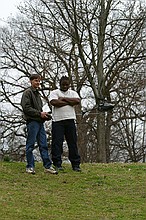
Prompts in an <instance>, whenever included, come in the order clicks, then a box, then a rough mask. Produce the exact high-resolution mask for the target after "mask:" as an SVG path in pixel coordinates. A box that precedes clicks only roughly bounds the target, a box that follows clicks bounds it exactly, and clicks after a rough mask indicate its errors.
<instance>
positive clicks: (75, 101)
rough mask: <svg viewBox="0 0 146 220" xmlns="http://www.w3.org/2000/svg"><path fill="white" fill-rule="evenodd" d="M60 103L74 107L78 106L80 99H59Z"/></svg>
mask: <svg viewBox="0 0 146 220" xmlns="http://www.w3.org/2000/svg"><path fill="white" fill-rule="evenodd" d="M61 100H62V101H64V102H66V103H68V105H71V106H74V105H78V104H79V103H80V99H79V98H65V97H64V98H61Z"/></svg>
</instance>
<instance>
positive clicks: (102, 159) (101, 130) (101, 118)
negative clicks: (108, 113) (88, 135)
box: [97, 112, 107, 163]
mask: <svg viewBox="0 0 146 220" xmlns="http://www.w3.org/2000/svg"><path fill="white" fill-rule="evenodd" d="M97 139H98V152H99V155H97V157H98V162H99V163H106V162H107V161H106V146H105V114H103V113H102V112H101V113H99V114H98V115H97Z"/></svg>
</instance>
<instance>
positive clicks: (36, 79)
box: [29, 74, 41, 89]
mask: <svg viewBox="0 0 146 220" xmlns="http://www.w3.org/2000/svg"><path fill="white" fill-rule="evenodd" d="M29 79H30V83H31V86H32V87H33V88H35V89H37V88H39V86H40V81H41V76H40V75H39V74H32V75H31V76H30V77H29Z"/></svg>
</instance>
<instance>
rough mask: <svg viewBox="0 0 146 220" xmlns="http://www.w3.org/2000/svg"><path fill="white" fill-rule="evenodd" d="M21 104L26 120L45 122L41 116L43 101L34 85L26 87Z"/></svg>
mask: <svg viewBox="0 0 146 220" xmlns="http://www.w3.org/2000/svg"><path fill="white" fill-rule="evenodd" d="M21 106H22V109H23V113H24V119H25V120H26V121H31V120H35V121H38V122H44V120H43V119H42V118H41V112H42V107H43V103H42V100H41V97H40V94H39V92H38V90H36V89H34V88H33V87H29V88H28V89H26V90H25V91H24V93H23V95H22V98H21Z"/></svg>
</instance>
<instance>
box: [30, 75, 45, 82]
mask: <svg viewBox="0 0 146 220" xmlns="http://www.w3.org/2000/svg"><path fill="white" fill-rule="evenodd" d="M38 78H40V79H41V78H42V77H41V75H40V74H37V73H36V74H32V75H31V76H30V77H29V79H30V81H31V80H34V79H38Z"/></svg>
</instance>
